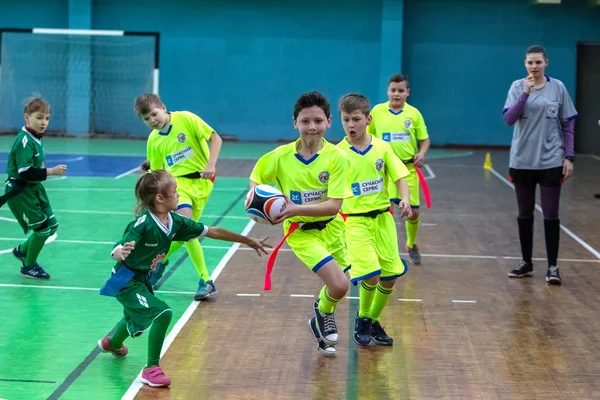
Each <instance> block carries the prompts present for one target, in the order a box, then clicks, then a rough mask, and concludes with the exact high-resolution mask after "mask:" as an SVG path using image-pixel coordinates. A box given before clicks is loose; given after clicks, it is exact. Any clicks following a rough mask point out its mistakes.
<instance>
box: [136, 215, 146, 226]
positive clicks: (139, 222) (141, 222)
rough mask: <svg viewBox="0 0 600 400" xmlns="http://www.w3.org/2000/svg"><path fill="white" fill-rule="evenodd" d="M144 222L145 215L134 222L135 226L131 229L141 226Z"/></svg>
mask: <svg viewBox="0 0 600 400" xmlns="http://www.w3.org/2000/svg"><path fill="white" fill-rule="evenodd" d="M145 220H146V215H142V216H141V217H139V218H138V219H137V221H135V225H134V226H133V227H134V228H135V227H137V226H138V225H140V224H143V223H144V221H145Z"/></svg>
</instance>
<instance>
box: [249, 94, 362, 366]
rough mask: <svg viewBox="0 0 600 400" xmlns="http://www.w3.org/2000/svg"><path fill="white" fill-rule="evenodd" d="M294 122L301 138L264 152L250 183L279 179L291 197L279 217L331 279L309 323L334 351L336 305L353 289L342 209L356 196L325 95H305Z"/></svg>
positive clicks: (296, 248) (301, 254)
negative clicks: (330, 133)
mask: <svg viewBox="0 0 600 400" xmlns="http://www.w3.org/2000/svg"><path fill="white" fill-rule="evenodd" d="M293 123H294V127H295V128H296V129H298V131H299V132H300V139H298V140H296V141H295V142H293V143H290V144H287V145H284V146H280V147H278V148H276V149H275V150H273V151H271V152H270V153H267V154H265V155H264V156H262V157H261V158H260V159H259V160H258V162H257V163H256V165H255V167H254V169H253V171H252V174H251V175H250V186H251V187H255V186H256V185H259V184H275V185H277V187H278V188H279V189H280V190H281V191H282V192H283V193H284V194H285V195H286V196H287V197H288V204H287V207H286V210H285V211H284V212H283V213H282V215H281V216H280V218H279V219H277V220H276V221H274V222H275V223H276V224H278V223H281V222H283V223H284V224H283V230H284V233H285V234H286V237H287V239H286V240H287V243H288V245H289V246H290V247H291V249H292V251H293V252H294V254H295V255H296V256H297V257H298V258H299V259H300V261H302V262H303V263H304V264H305V265H306V266H307V267H308V268H309V269H310V270H311V271H313V272H314V273H316V274H317V276H318V277H319V278H320V279H321V280H322V281H323V283H324V284H325V285H324V286H323V288H322V289H321V293H320V295H319V300H317V302H316V303H315V304H314V306H313V309H314V314H315V316H314V318H311V319H310V320H309V327H310V329H311V331H312V333H313V335H314V336H315V340H316V341H317V344H318V349H319V352H320V353H322V354H324V355H327V356H330V355H335V353H336V350H335V347H334V346H335V344H336V343H337V342H338V330H337V327H336V323H335V317H334V311H335V309H336V307H337V305H338V302H339V301H340V300H341V299H342V298H343V297H344V295H345V294H346V292H347V291H348V278H346V275H345V274H344V270H343V269H347V268H348V267H349V264H348V261H347V253H346V246H345V242H344V222H343V219H342V217H341V216H340V215H339V210H340V208H341V206H342V201H343V199H345V198H348V197H351V196H352V193H350V185H349V183H348V175H349V174H350V165H349V163H348V157H346V155H345V154H344V152H343V151H342V150H340V149H338V148H337V147H336V146H334V145H333V144H331V143H329V142H328V141H326V140H325V139H324V138H323V136H324V135H325V131H326V130H327V128H329V127H330V125H331V114H330V106H329V102H328V101H327V99H326V98H325V97H323V95H321V94H320V93H318V92H311V93H305V94H303V95H302V96H300V97H299V98H298V100H297V101H296V104H295V106H294V118H293ZM296 228H299V229H296ZM290 232H291V234H290ZM288 234H289V236H288Z"/></svg>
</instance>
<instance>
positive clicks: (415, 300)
mask: <svg viewBox="0 0 600 400" xmlns="http://www.w3.org/2000/svg"><path fill="white" fill-rule="evenodd" d="M398 301H405V302H414V303H421V302H422V301H423V299H398Z"/></svg>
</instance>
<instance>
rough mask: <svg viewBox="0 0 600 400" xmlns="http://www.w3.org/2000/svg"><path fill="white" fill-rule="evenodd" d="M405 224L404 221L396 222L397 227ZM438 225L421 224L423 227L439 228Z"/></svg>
mask: <svg viewBox="0 0 600 400" xmlns="http://www.w3.org/2000/svg"><path fill="white" fill-rule="evenodd" d="M404 224H405V222H404V221H400V222H396V225H404ZM437 225H438V224H426V223H423V222H421V226H437Z"/></svg>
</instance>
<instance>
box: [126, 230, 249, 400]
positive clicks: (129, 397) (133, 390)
mask: <svg viewBox="0 0 600 400" xmlns="http://www.w3.org/2000/svg"><path fill="white" fill-rule="evenodd" d="M254 224H256V222H254V221H250V222H248V224H247V225H246V227H245V228H244V230H243V231H242V235H247V234H248V233H249V232H250V231H251V230H252V227H253V226H254ZM239 247H240V244H239V243H234V244H233V245H232V246H231V247H230V248H229V251H228V252H227V254H225V256H224V257H223V258H222V259H221V262H219V265H217V268H215V270H214V271H213V273H212V275H211V279H212V280H213V281H216V280H217V278H218V277H219V275H221V272H223V268H225V265H227V263H228V262H229V260H231V258H232V257H233V255H234V254H235V252H236V251H237V249H238V248H239ZM198 304H200V302H199V301H195V300H194V301H192V302H191V304H190V305H189V307H188V308H187V310H185V312H184V313H183V315H182V316H181V318H179V320H178V321H177V322H176V323H175V325H174V326H173V329H171V332H169V334H168V335H167V337H166V338H165V341H164V344H163V348H162V351H161V352H160V357H161V358H162V357H163V356H164V355H165V353H166V352H167V350H169V347H171V344H173V341H174V340H175V338H176V337H177V335H178V334H179V332H181V329H183V326H184V325H185V324H186V323H187V322H188V321H189V319H190V317H191V316H192V314H193V313H194V311H195V310H196V307H197V306H198ZM141 377H142V371H140V373H139V374H138V376H137V377H136V378H135V380H134V381H133V383H132V384H131V386H129V389H127V392H125V394H124V395H123V397H122V398H121V400H133V398H134V397H135V396H136V395H137V393H138V392H139V390H140V389H141V387H142V386H143V385H144V384H143V383H142V381H141V380H140V378H141Z"/></svg>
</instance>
